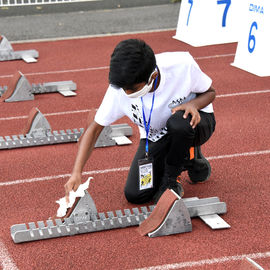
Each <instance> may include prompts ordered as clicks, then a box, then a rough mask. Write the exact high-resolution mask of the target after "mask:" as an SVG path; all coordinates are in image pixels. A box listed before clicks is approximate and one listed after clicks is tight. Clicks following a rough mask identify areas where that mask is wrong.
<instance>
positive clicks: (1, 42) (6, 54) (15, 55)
mask: <svg viewBox="0 0 270 270" xmlns="http://www.w3.org/2000/svg"><path fill="white" fill-rule="evenodd" d="M38 57H39V53H38V51H36V50H23V51H14V50H13V48H12V46H11V44H10V42H9V41H8V40H7V38H6V37H5V36H3V35H0V61H9V60H19V59H23V60H24V61H25V62H36V58H38Z"/></svg>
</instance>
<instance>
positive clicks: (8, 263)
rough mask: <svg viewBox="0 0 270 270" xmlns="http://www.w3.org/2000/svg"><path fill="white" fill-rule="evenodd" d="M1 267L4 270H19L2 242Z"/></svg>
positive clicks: (0, 248)
mask: <svg viewBox="0 0 270 270" xmlns="http://www.w3.org/2000/svg"><path fill="white" fill-rule="evenodd" d="M0 266H2V269H3V270H18V269H19V268H18V267H17V266H16V264H15V262H14V261H13V259H12V257H11V256H10V254H9V253H8V250H7V248H6V247H5V245H4V243H3V242H2V241H1V240H0Z"/></svg>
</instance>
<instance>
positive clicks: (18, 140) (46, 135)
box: [0, 108, 133, 150]
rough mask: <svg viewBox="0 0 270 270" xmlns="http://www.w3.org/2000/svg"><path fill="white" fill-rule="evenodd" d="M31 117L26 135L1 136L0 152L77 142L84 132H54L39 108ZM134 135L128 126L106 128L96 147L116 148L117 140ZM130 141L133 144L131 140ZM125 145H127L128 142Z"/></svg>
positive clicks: (79, 130) (78, 130) (32, 111)
mask: <svg viewBox="0 0 270 270" xmlns="http://www.w3.org/2000/svg"><path fill="white" fill-rule="evenodd" d="M30 115H34V118H33V119H31V117H30V116H29V117H30V120H31V124H30V128H27V131H26V132H25V133H24V134H20V135H12V136H4V137H1V136H0V150H4V149H13V148H20V147H30V146H40V145H49V144H59V143H70V142H77V141H78V140H79V138H80V137H81V136H82V134H83V132H84V129H83V128H80V129H73V130H71V129H67V130H60V131H57V130H54V131H52V129H51V126H50V124H49V122H48V120H47V119H46V117H45V116H44V115H43V114H42V113H41V112H40V111H39V110H38V109H37V108H33V109H32V110H31V112H30ZM30 120H29V121H30ZM28 129H29V130H28ZM132 133H133V131H132V128H131V127H130V126H129V125H128V124H118V125H111V126H107V127H104V129H103V130H102V132H101V134H100V135H99V137H98V139H97V141H96V144H95V147H107V146H114V145H116V144H117V143H116V141H115V138H121V137H125V138H126V136H131V135H132ZM126 140H128V138H126ZM128 141H129V143H131V141H130V140H128ZM123 144H126V142H125V143H123Z"/></svg>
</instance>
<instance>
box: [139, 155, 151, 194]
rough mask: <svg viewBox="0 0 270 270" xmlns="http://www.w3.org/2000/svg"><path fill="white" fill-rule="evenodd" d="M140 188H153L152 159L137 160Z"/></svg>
mask: <svg viewBox="0 0 270 270" xmlns="http://www.w3.org/2000/svg"><path fill="white" fill-rule="evenodd" d="M138 165H139V188H140V190H144V189H148V188H153V160H152V159H149V158H145V159H140V160H138Z"/></svg>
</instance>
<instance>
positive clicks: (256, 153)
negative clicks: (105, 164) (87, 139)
mask: <svg viewBox="0 0 270 270" xmlns="http://www.w3.org/2000/svg"><path fill="white" fill-rule="evenodd" d="M267 154H270V150H262V151H254V152H245V153H235V154H229V155H221V156H212V157H206V158H207V159H208V160H218V159H225V158H236V157H245V156H256V155H267ZM128 170H129V167H122V168H111V169H105V170H95V171H86V172H83V173H82V175H95V174H104V173H111V172H121V171H128ZM70 176H71V174H70V173H67V174H59V175H52V176H44V177H37V178H30V179H19V180H13V181H8V182H1V183H0V187H1V186H11V185H18V184H25V183H34V182H40V181H47V180H52V179H63V178H68V177H70Z"/></svg>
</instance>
